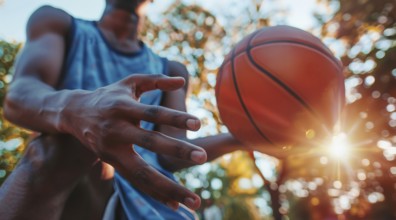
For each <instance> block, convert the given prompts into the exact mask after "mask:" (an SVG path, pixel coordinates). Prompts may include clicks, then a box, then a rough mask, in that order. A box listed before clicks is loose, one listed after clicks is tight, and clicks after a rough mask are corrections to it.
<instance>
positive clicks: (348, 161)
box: [278, 0, 396, 219]
mask: <svg viewBox="0 0 396 220" xmlns="http://www.w3.org/2000/svg"><path fill="white" fill-rule="evenodd" d="M318 2H321V3H322V4H326V5H327V7H328V9H329V11H332V13H330V16H329V14H326V15H323V14H317V18H319V20H321V21H322V22H323V28H322V35H323V37H322V38H323V40H324V41H325V42H327V43H328V45H329V46H330V47H331V48H332V49H333V50H334V51H335V53H336V54H338V56H339V57H340V58H341V60H342V62H343V64H344V66H345V76H346V87H347V94H346V95H347V105H346V107H345V111H344V116H343V118H342V119H341V126H340V128H341V132H343V133H344V134H345V137H346V139H347V141H348V143H347V144H346V145H342V143H338V144H337V145H335V146H331V147H332V148H333V150H334V149H336V151H333V150H331V151H330V152H329V149H330V148H328V147H327V146H318V148H315V149H309V150H308V151H307V152H305V153H304V154H294V155H292V156H290V157H287V158H285V159H284V160H283V162H284V163H285V164H287V166H283V169H282V173H283V175H284V176H285V177H284V178H283V181H282V182H281V183H280V184H281V185H280V187H279V189H278V191H279V192H280V194H281V195H280V196H281V197H283V198H285V199H284V200H283V202H282V207H286V208H287V209H288V212H287V213H288V214H287V215H288V216H289V217H290V218H292V219H294V218H295V219H324V218H334V219H337V218H338V219H396V211H395V209H394V204H396V191H395V189H396V166H395V158H396V112H395V110H396V99H395V97H396V87H395V85H396V62H395V61H396V23H395V22H396V7H395V2H394V0H379V1H377V0H376V1H374V0H363V1H362V0H340V1H335V0H320V1H318ZM300 203H301V204H305V206H304V205H300ZM301 208H304V209H301ZM302 210H305V211H302Z"/></svg>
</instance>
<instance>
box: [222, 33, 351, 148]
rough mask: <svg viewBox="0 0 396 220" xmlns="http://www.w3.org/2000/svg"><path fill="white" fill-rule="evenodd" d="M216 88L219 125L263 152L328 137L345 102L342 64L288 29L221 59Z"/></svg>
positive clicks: (245, 42)
mask: <svg viewBox="0 0 396 220" xmlns="http://www.w3.org/2000/svg"><path fill="white" fill-rule="evenodd" d="M215 89H216V100H217V105H218V109H219V113H220V117H221V120H222V122H223V123H224V125H226V127H227V128H228V130H229V131H230V132H231V134H233V136H234V137H235V138H237V139H238V140H239V141H241V142H242V143H244V144H246V145H247V146H256V147H259V149H260V150H262V151H263V152H269V151H271V149H270V148H272V150H274V149H275V150H277V149H284V148H285V147H290V146H296V145H303V144H308V143H309V144H312V143H314V142H316V141H319V140H320V139H323V138H326V137H328V136H329V135H331V134H332V132H333V128H334V125H335V124H336V122H337V121H338V119H339V117H340V114H341V110H342V107H343V105H344V102H345V86H344V77H343V73H342V64H341V62H340V61H339V60H338V59H336V58H335V57H334V55H333V54H332V52H331V51H330V50H329V49H328V48H327V47H326V46H325V45H324V44H323V43H322V42H321V40H320V39H319V38H317V37H315V36H314V35H312V34H310V33H308V32H306V31H303V30H300V29H298V28H294V27H290V26H274V27H266V28H262V29H260V30H257V31H256V32H254V33H252V34H250V35H248V36H246V37H245V38H244V39H242V40H241V41H240V42H239V43H238V44H237V45H236V46H235V47H234V48H233V49H232V51H231V52H230V53H229V54H228V55H227V56H226V57H225V59H224V61H223V63H222V65H221V67H220V69H219V72H218V75H217V83H216V88H215Z"/></svg>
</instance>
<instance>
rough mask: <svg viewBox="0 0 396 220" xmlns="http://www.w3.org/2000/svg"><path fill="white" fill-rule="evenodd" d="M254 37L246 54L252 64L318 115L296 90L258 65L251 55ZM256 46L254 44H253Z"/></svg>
mask: <svg viewBox="0 0 396 220" xmlns="http://www.w3.org/2000/svg"><path fill="white" fill-rule="evenodd" d="M253 38H254V36H253V37H252V38H251V39H250V40H249V43H248V46H247V56H248V59H249V61H250V62H252V64H253V65H254V66H255V67H256V68H257V69H259V70H260V71H261V72H262V73H264V74H265V75H266V76H268V77H269V78H270V79H272V80H273V81H275V82H276V83H277V84H278V85H280V86H281V87H282V88H283V89H284V90H286V91H287V92H288V93H289V94H290V95H291V96H293V97H294V98H295V99H296V100H297V101H298V102H299V103H300V104H301V105H303V106H304V107H305V108H306V109H307V110H308V111H309V112H311V113H312V114H313V115H315V116H316V117H318V114H316V112H315V111H314V110H313V109H312V108H311V107H310V106H309V105H308V104H307V103H306V102H305V101H304V100H303V99H302V98H301V97H300V96H299V95H297V93H296V92H294V91H293V90H292V89H291V88H290V87H288V86H287V85H286V84H285V83H283V82H282V81H281V80H280V79H278V78H277V77H275V76H274V75H273V74H271V73H270V72H269V71H267V70H266V69H264V68H263V67H261V66H260V65H258V64H257V63H256V62H255V61H254V59H253V57H252V53H251V50H252V46H251V42H252V39H253ZM255 47H256V45H255Z"/></svg>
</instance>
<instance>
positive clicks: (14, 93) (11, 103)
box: [4, 77, 87, 133]
mask: <svg viewBox="0 0 396 220" xmlns="http://www.w3.org/2000/svg"><path fill="white" fill-rule="evenodd" d="M85 93H87V91H82V90H62V91H56V90H55V89H54V88H53V87H51V86H49V85H47V84H45V83H43V82H42V81H40V80H39V79H37V78H34V77H21V78H19V79H18V80H16V81H15V82H13V83H12V84H11V86H10V88H9V90H8V93H7V95H6V99H5V102H4V114H5V116H6V118H7V119H8V120H10V121H11V122H13V123H15V124H17V125H19V126H21V127H24V128H27V129H30V130H33V131H37V132H43V133H64V131H65V128H64V126H65V122H66V120H67V119H65V117H64V114H63V113H64V109H65V108H66V107H67V106H68V105H69V104H70V102H71V101H72V100H77V98H76V97H79V96H82V95H83V94H85Z"/></svg>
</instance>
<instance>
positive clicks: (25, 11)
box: [0, 0, 315, 42]
mask: <svg viewBox="0 0 396 220" xmlns="http://www.w3.org/2000/svg"><path fill="white" fill-rule="evenodd" d="M276 1H277V7H284V8H285V9H289V10H290V14H289V16H288V17H287V18H286V19H285V20H286V22H287V24H289V25H291V26H296V27H299V28H302V29H309V28H310V27H312V26H313V19H312V11H313V10H314V8H315V0H299V1H295V0H276ZM0 2H2V0H0ZM172 2H173V1H172V0H157V1H154V3H153V4H152V5H150V6H149V8H148V10H149V12H153V13H150V14H156V13H160V12H162V10H163V9H164V8H166V6H167V5H169V4H170V3H172ZM184 2H186V3H198V4H201V5H202V6H204V7H205V8H207V9H208V10H210V11H212V12H213V13H214V14H217V13H221V11H222V10H224V8H225V6H226V5H233V6H234V7H227V9H229V10H233V9H234V10H237V7H238V4H236V3H235V2H239V4H243V2H244V1H235V0H216V1H214V0H200V1H199V0H184ZM241 2H242V3H241ZM273 2H275V0H263V8H264V12H265V11H266V10H273V9H274V8H273V7H272V5H274V4H272V3H273ZM104 3H105V0H3V3H2V4H1V5H0V39H3V40H7V41H18V42H23V41H25V26H26V22H27V20H28V18H29V16H30V15H31V14H32V12H33V11H34V10H36V9H37V8H38V7H40V6H42V5H52V6H54V7H58V8H61V9H63V10H65V11H66V12H68V13H69V14H71V15H73V16H75V17H79V18H84V19H89V20H95V19H98V18H100V15H101V13H102V12H103V8H104ZM267 6H268V7H267ZM279 16H280V17H282V15H279ZM153 19H155V17H153Z"/></svg>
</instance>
